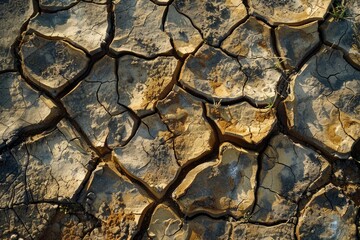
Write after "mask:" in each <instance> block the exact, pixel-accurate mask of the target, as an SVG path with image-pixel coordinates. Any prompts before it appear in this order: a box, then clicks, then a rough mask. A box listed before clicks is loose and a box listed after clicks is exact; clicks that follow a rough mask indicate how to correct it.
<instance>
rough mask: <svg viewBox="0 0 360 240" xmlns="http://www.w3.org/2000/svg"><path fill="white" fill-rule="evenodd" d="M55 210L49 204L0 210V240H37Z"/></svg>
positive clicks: (53, 206) (54, 207) (54, 206)
mask: <svg viewBox="0 0 360 240" xmlns="http://www.w3.org/2000/svg"><path fill="white" fill-rule="evenodd" d="M56 208H57V206H56V205H53V204H50V203H39V204H31V205H18V206H15V207H13V208H11V209H9V208H7V209H0V229H1V231H0V238H1V239H39V238H40V237H41V236H42V233H43V231H44V230H45V229H46V227H47V226H48V224H49V223H50V220H51V217H53V216H54V215H55V211H56Z"/></svg>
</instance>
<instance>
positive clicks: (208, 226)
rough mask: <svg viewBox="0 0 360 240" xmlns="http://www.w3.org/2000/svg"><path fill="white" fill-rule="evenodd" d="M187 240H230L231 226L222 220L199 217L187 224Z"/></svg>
mask: <svg viewBox="0 0 360 240" xmlns="http://www.w3.org/2000/svg"><path fill="white" fill-rule="evenodd" d="M188 224H189V231H190V233H189V235H190V238H189V239H219V240H226V239H230V230H231V226H230V224H229V223H228V222H226V221H224V220H215V219H213V218H210V217H207V216H204V215H200V216H199V217H196V218H194V219H193V220H190V221H189V222H188Z"/></svg>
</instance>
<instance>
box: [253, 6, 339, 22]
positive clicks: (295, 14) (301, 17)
mask: <svg viewBox="0 0 360 240" xmlns="http://www.w3.org/2000/svg"><path fill="white" fill-rule="evenodd" d="M331 2H332V0H321V1H318V0H281V1H276V0H249V7H250V13H252V14H255V15H256V16H259V17H261V18H264V19H265V20H266V21H268V22H269V23H270V24H272V25H278V24H281V23H284V24H297V25H299V24H303V23H307V22H310V21H314V20H321V19H323V18H324V16H325V15H326V13H327V12H328V9H329V7H330V5H331Z"/></svg>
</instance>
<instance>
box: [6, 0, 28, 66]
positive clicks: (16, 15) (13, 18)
mask: <svg viewBox="0 0 360 240" xmlns="http://www.w3.org/2000/svg"><path fill="white" fill-rule="evenodd" d="M32 14H33V1H31V0H11V1H1V2H0V29H1V31H0V39H1V41H0V71H3V70H8V69H14V68H15V67H14V60H15V58H14V56H13V54H12V51H11V46H12V45H13V44H14V43H15V40H16V38H17V37H19V36H20V29H21V27H22V25H23V24H24V23H25V21H27V20H28V19H29V18H30V17H31V15H32Z"/></svg>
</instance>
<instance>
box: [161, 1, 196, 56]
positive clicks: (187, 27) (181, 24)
mask: <svg viewBox="0 0 360 240" xmlns="http://www.w3.org/2000/svg"><path fill="white" fill-rule="evenodd" d="M165 32H166V33H168V34H169V36H170V38H171V39H172V41H173V43H174V48H175V50H176V52H177V54H178V55H179V56H180V57H184V56H185V55H186V54H189V53H193V52H194V51H195V50H196V49H197V47H199V45H200V44H201V43H202V42H203V40H202V36H201V34H200V33H199V31H198V30H197V29H196V28H195V27H194V26H193V25H192V23H191V21H190V19H188V18H187V17H186V16H184V15H182V14H180V13H179V12H178V11H177V10H176V8H175V7H174V6H173V5H170V7H169V10H168V13H167V16H166V22H165Z"/></svg>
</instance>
